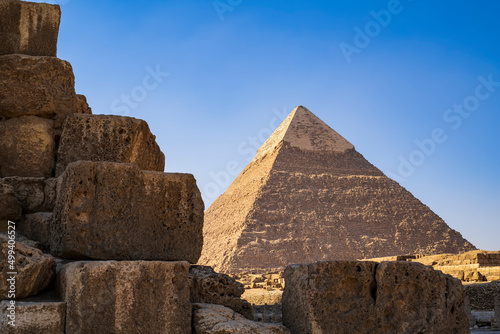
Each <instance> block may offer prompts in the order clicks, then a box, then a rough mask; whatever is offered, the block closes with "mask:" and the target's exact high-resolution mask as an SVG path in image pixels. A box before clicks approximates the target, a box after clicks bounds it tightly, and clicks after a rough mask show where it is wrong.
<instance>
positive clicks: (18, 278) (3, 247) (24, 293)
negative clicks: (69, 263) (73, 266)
mask: <svg viewBox="0 0 500 334" xmlns="http://www.w3.org/2000/svg"><path fill="white" fill-rule="evenodd" d="M0 253H1V259H2V261H1V262H0V300H2V299H13V298H11V296H9V294H10V292H11V289H10V287H11V285H10V283H9V282H8V281H7V279H10V278H11V277H12V275H10V274H8V273H9V272H13V270H12V268H11V267H10V264H9V263H8V261H7V260H8V259H9V238H8V237H7V236H6V235H4V234H0ZM55 270H56V261H55V259H54V258H53V257H52V256H50V255H47V254H43V253H42V251H40V250H39V249H36V248H32V247H29V246H27V245H24V244H22V243H21V242H16V243H15V270H14V272H17V275H15V283H16V289H15V299H22V298H26V297H28V296H33V295H35V294H37V293H38V292H39V291H41V290H42V289H44V288H46V287H47V286H48V285H49V284H50V283H51V282H52V279H53V278H54V275H55Z"/></svg>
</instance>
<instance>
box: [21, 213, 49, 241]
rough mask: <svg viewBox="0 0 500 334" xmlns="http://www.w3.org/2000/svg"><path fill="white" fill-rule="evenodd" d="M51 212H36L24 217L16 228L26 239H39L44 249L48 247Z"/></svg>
mask: <svg viewBox="0 0 500 334" xmlns="http://www.w3.org/2000/svg"><path fill="white" fill-rule="evenodd" d="M52 217H53V214H52V213H51V212H37V213H33V214H29V215H25V217H24V218H23V219H22V220H21V222H20V223H19V224H18V230H19V231H20V232H21V233H22V234H24V235H25V236H26V237H27V238H28V239H30V240H35V241H39V242H40V245H41V247H42V248H43V249H44V250H48V249H49V248H50V223H51V222H52Z"/></svg>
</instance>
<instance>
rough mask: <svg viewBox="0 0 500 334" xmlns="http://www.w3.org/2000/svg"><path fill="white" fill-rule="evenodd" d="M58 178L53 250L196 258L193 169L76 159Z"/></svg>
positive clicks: (74, 254) (80, 255) (106, 256)
mask: <svg viewBox="0 0 500 334" xmlns="http://www.w3.org/2000/svg"><path fill="white" fill-rule="evenodd" d="M60 178H61V180H59V184H58V189H57V192H58V194H57V203H56V207H55V209H54V220H53V222H52V224H51V247H50V249H51V252H52V253H53V254H56V255H57V256H59V257H63V258H73V259H86V258H87V259H88V258H91V259H98V260H161V261H189V262H190V263H196V262H197V261H198V258H199V257H200V253H201V247H202V244H203V236H202V228H203V210H204V204H203V200H202V198H201V194H200V191H199V190H198V187H197V186H196V180H195V179H194V177H193V176H192V175H189V174H167V173H160V172H147V171H141V170H139V168H138V167H137V166H136V165H134V164H119V163H111V162H90V161H79V162H74V163H71V164H70V165H69V166H68V168H67V169H66V171H65V173H64V174H63V175H61V177H60Z"/></svg>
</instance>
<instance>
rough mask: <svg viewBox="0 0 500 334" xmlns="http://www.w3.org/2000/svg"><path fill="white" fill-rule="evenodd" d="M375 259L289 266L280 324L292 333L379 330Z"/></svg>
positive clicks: (286, 273) (285, 275) (373, 331)
mask: <svg viewBox="0 0 500 334" xmlns="http://www.w3.org/2000/svg"><path fill="white" fill-rule="evenodd" d="M376 265H377V264H376V263H374V262H361V261H360V262H356V261H352V262H322V263H316V264H311V265H294V266H288V267H287V268H286V270H285V274H284V277H285V290H284V292H283V300H282V302H283V324H284V325H285V326H286V327H288V328H289V329H290V331H291V332H292V333H294V334H297V333H301V334H308V333H314V334H321V333H324V334H326V333H331V332H332V331H334V332H335V333H378V332H377V330H378V329H377V327H378V325H379V324H378V322H377V319H376V311H375V309H374V304H375V299H376V294H377V285H376V282H375V268H376Z"/></svg>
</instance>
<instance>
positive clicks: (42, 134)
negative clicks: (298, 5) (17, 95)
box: [0, 102, 55, 178]
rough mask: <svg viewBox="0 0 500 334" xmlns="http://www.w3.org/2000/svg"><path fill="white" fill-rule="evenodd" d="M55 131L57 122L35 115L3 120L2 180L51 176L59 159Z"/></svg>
mask: <svg viewBox="0 0 500 334" xmlns="http://www.w3.org/2000/svg"><path fill="white" fill-rule="evenodd" d="M0 103H1V102H0ZM53 129H54V121H51V120H48V119H43V118H40V117H35V116H28V117H19V118H13V119H9V120H7V121H0V177H7V176H24V177H45V178H48V177H50V176H51V175H52V170H53V168H54V160H55V141H54V130H53Z"/></svg>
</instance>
